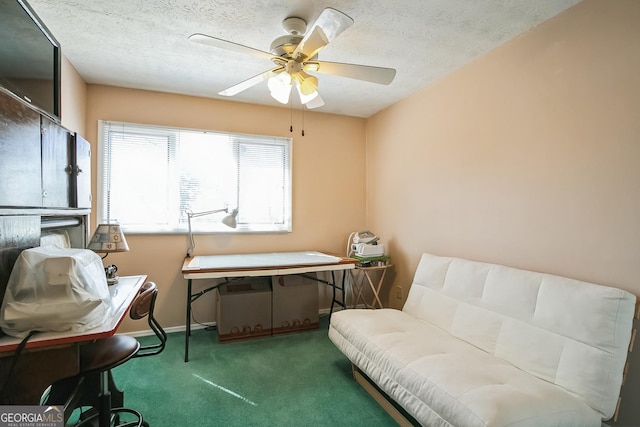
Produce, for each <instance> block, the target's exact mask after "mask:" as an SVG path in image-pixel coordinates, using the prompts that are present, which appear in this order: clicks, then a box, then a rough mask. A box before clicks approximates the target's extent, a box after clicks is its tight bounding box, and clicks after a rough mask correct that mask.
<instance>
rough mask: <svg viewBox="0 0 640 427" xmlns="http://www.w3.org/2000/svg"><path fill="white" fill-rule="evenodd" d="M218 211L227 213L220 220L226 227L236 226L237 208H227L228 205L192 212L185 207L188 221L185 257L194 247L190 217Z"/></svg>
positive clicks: (188, 255) (189, 256) (189, 255)
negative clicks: (187, 242) (187, 241)
mask: <svg viewBox="0 0 640 427" xmlns="http://www.w3.org/2000/svg"><path fill="white" fill-rule="evenodd" d="M218 212H226V213H227V214H228V215H225V216H224V218H222V219H221V220H220V221H221V222H222V223H223V224H224V225H226V226H227V227H231V228H236V227H237V226H238V223H237V221H236V218H237V216H238V209H237V208H236V209H231V210H230V209H229V207H226V208H222V209H214V210H212V211H204V212H192V211H191V210H190V209H187V210H186V211H185V213H186V214H187V222H188V223H189V247H188V248H187V258H191V253H192V252H193V249H194V248H195V247H196V243H195V241H194V240H193V232H192V231H191V218H196V217H199V216H205V215H211V214H214V213H218Z"/></svg>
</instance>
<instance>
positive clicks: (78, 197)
mask: <svg viewBox="0 0 640 427" xmlns="http://www.w3.org/2000/svg"><path fill="white" fill-rule="evenodd" d="M70 142H71V145H70V154H71V162H70V163H69V165H70V168H71V170H70V179H71V192H70V193H69V196H70V201H69V203H70V206H71V207H72V208H91V144H89V141H87V140H86V139H84V138H83V137H81V136H80V135H78V134H77V133H75V134H73V135H70Z"/></svg>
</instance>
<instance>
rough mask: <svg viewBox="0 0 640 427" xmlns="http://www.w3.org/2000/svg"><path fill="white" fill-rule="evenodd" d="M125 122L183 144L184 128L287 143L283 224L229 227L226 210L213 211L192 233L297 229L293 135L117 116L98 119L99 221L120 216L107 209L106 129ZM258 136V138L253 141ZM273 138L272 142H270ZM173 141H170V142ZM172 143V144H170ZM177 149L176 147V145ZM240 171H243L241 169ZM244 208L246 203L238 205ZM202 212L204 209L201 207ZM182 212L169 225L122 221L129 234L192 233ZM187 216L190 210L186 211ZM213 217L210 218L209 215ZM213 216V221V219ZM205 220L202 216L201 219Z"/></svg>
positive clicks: (266, 142) (264, 142) (237, 140)
mask: <svg viewBox="0 0 640 427" xmlns="http://www.w3.org/2000/svg"><path fill="white" fill-rule="evenodd" d="M119 125H121V126H123V128H124V129H126V128H127V127H130V128H139V129H149V130H152V131H153V132H158V133H162V132H166V135H167V136H168V138H169V139H170V138H171V136H169V135H171V134H173V136H174V138H173V140H174V143H175V144H179V141H176V138H175V135H176V134H179V132H181V131H186V132H202V133H209V134H210V133H215V134H219V135H225V136H228V137H230V140H231V141H234V142H233V144H242V143H243V142H245V143H256V144H262V145H274V146H279V147H284V156H283V157H284V158H285V160H284V162H283V165H284V168H283V175H284V177H283V188H282V192H283V193H282V194H283V197H284V202H283V206H282V209H283V223H282V224H275V223H272V224H268V223H267V224H255V223H254V224H251V223H247V222H240V221H239V222H238V225H237V227H236V228H229V227H226V226H224V225H222V223H221V222H220V220H221V219H222V217H223V216H224V215H225V213H224V212H222V213H220V214H214V215H209V216H206V218H205V217H201V218H204V219H205V223H202V222H200V223H198V220H199V219H196V218H192V220H191V221H192V224H191V225H192V233H193V234H227V233H290V232H292V229H293V218H292V211H293V209H292V205H293V200H292V199H293V191H292V187H293V184H292V174H293V138H291V137H283V136H266V135H254V134H245V133H234V132H224V131H217V130H204V129H194V128H184V127H173V126H161V125H147V124H138V123H130V122H122V121H115V120H99V121H98V144H97V168H96V169H97V180H96V181H97V194H96V195H97V198H96V220H97V222H98V223H103V222H108V221H112V222H116V221H117V218H108V217H107V212H106V205H107V203H108V201H107V200H106V198H105V196H106V193H107V192H108V190H107V189H108V184H105V178H106V176H107V175H106V172H105V168H106V167H107V165H106V163H105V162H106V160H105V157H106V155H107V149H106V147H105V145H106V139H105V138H106V135H107V132H108V130H106V129H105V126H119ZM252 139H254V141H252ZM270 140H271V142H269V141H270ZM168 144H169V143H168ZM168 147H169V146H168ZM173 150H174V151H175V147H174V148H173ZM235 162H237V163H240V161H239V158H236V159H235ZM175 172H176V170H173V171H172V173H174V174H175ZM237 174H238V175H240V171H239V170H238V172H237ZM179 184H180V182H179V181H176V182H175V183H173V184H172V185H174V186H177V187H179ZM239 195H240V189H238V190H236V201H235V202H234V203H237V204H239V203H240V201H239ZM222 207H224V206H211V207H210V208H209V209H206V210H207V211H208V210H217V209H219V208H222ZM228 207H229V209H230V210H231V209H233V208H234V207H235V206H231V204H230V205H229V206H228ZM237 207H238V209H239V210H240V211H241V210H242V206H237ZM198 212H201V211H198ZM196 213H197V212H196ZM181 218H182V216H180V217H178V218H177V219H178V223H177V226H175V227H174V226H171V225H167V226H166V227H160V226H157V225H149V226H131V225H128V224H126V223H121V226H122V228H123V230H124V231H125V232H126V233H127V234H149V235H153V234H156V235H158V234H186V233H188V223H187V221H181ZM185 218H186V214H185ZM207 218H208V219H209V220H208V221H206V219H207ZM212 219H213V221H212ZM200 221H201V220H200Z"/></svg>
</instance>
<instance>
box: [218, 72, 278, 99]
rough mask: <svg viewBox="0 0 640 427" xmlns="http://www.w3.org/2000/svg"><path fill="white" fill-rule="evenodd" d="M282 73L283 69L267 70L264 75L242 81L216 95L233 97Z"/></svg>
mask: <svg viewBox="0 0 640 427" xmlns="http://www.w3.org/2000/svg"><path fill="white" fill-rule="evenodd" d="M283 71H284V67H276V68H272V69H271V70H267V71H265V72H264V73H260V74H258V75H257V76H253V77H251V78H250V79H247V80H245V81H242V82H240V83H238V84H236V85H233V86H231V87H229V88H227V89H225V90H223V91H221V92H218V95H223V96H233V95H237V94H239V93H240V92H242V91H243V90H247V89H249V88H250V87H253V86H255V85H257V84H259V83H262V82H263V81H265V80H269V79H270V78H271V77H273V76H277V75H278V74H280V73H281V72H283Z"/></svg>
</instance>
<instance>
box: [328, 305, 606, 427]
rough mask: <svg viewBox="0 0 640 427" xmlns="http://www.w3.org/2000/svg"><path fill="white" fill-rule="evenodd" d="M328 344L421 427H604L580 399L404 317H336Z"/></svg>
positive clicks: (381, 313) (365, 313)
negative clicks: (332, 344) (397, 403)
mask: <svg viewBox="0 0 640 427" xmlns="http://www.w3.org/2000/svg"><path fill="white" fill-rule="evenodd" d="M329 338H330V339H331V341H332V342H333V343H334V344H335V345H336V346H337V347H338V349H339V350H340V351H342V352H343V353H344V354H345V355H346V356H347V357H348V358H349V359H350V360H351V362H352V363H354V364H355V365H356V366H358V367H359V368H360V369H361V370H362V371H363V372H364V373H365V374H366V375H367V376H368V377H369V378H370V379H371V380H373V381H374V382H375V383H376V384H377V385H378V386H379V387H380V388H381V389H382V390H383V391H384V392H385V393H386V394H387V395H389V396H390V397H391V398H392V399H394V400H395V401H397V402H399V403H400V404H401V405H402V406H403V408H404V409H405V410H407V412H408V413H409V414H410V415H412V416H413V417H414V418H415V419H416V420H418V421H419V422H420V423H421V424H423V425H428V426H456V427H466V426H482V427H487V426H491V427H493V426H512V427H524V426H532V427H533V426H535V427H539V426H546V427H550V426H581V427H586V426H600V425H601V414H599V413H598V412H597V411H595V410H594V409H592V408H591V407H589V406H588V405H587V404H586V403H585V402H584V400H583V399H582V398H580V397H578V396H576V395H573V394H571V393H569V392H567V391H565V390H564V389H562V388H560V387H558V386H556V385H554V384H552V383H550V382H548V381H545V380H542V379H540V378H538V377H536V376H534V375H531V374H529V373H527V372H525V371H523V370H521V369H519V368H517V367H515V366H514V365H512V364H511V363H509V362H507V361H505V360H503V359H500V358H498V357H496V356H494V355H491V354H489V353H487V352H485V351H483V350H480V349H479V348H477V347H475V346H473V345H471V344H469V343H467V342H465V341H462V340H460V339H458V338H455V337H453V336H451V335H450V334H448V333H447V332H445V331H443V330H442V329H439V328H438V327H435V326H432V325H430V324H428V323H426V322H424V321H421V320H418V319H416V318H415V317H412V316H410V315H408V314H407V313H404V312H402V311H400V310H393V309H381V310H359V309H355V310H344V311H341V312H337V313H334V314H333V315H332V317H331V323H330V327H329Z"/></svg>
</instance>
